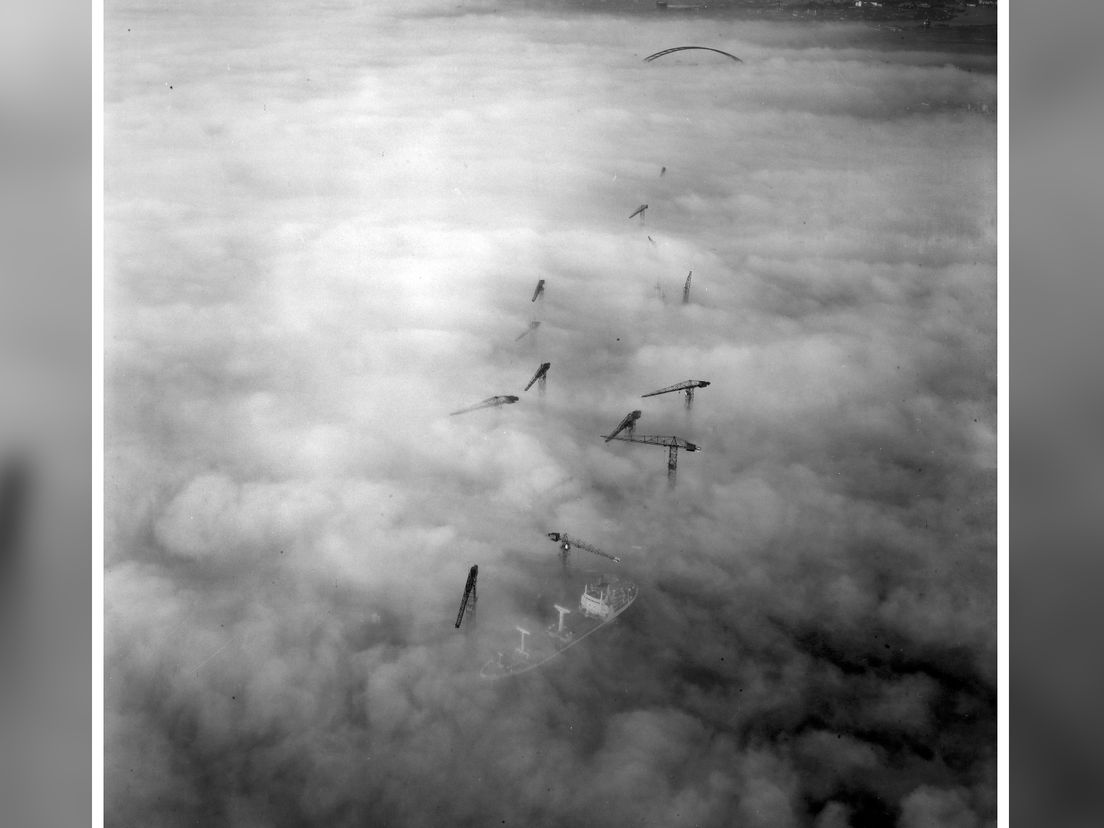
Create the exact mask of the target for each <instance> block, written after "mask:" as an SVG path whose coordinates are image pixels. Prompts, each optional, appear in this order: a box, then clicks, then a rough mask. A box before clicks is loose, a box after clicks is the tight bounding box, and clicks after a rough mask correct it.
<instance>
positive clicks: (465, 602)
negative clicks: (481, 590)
mask: <svg viewBox="0 0 1104 828" xmlns="http://www.w3.org/2000/svg"><path fill="white" fill-rule="evenodd" d="M478 576H479V566H478V565H476V566H473V567H472V568H471V570H469V572H468V582H467V583H466V584H465V585H464V597H463V598H461V599H460V612H458V613H456V627H457V629H459V628H460V622H461V621H463V620H464V611H465V610H467V611H468V612H469V613H471V614H472V616H474V615H475V602H476V599H477V595H476V590H475V580H476V578H477V577H478ZM469 599H470V602H469Z"/></svg>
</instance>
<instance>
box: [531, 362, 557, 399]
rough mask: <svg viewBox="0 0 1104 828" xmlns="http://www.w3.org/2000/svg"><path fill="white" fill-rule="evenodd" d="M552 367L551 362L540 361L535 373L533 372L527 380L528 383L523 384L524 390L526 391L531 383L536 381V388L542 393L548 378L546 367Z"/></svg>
mask: <svg viewBox="0 0 1104 828" xmlns="http://www.w3.org/2000/svg"><path fill="white" fill-rule="evenodd" d="M551 367H552V363H551V362H542V363H541V366H540V368H538V369H537V373H535V374H533V378H532V379H531V380H529V384H528V385H526V386H525V390H526V391H528V390H529V389H530V388H531V387H532V385H533V383H534V382H535V383H537V390H539V391H540V392H541V394H543V393H544V385H545V382H547V380H548V369H549V368H551Z"/></svg>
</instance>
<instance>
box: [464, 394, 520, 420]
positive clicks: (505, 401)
mask: <svg viewBox="0 0 1104 828" xmlns="http://www.w3.org/2000/svg"><path fill="white" fill-rule="evenodd" d="M517 401H518V398H517V397H516V396H514V395H513V394H500V395H498V396H496V397H487V399H485V400H483V402H479V403H476V404H475V405H469V406H468V407H467V408H461V409H460V410H459V411H450V412H449V416H450V417H455V416H456V415H457V414H467V413H468V412H469V411H478V410H479V409H481V408H497V407H498V406H500V405H513V404H514V403H516V402H517Z"/></svg>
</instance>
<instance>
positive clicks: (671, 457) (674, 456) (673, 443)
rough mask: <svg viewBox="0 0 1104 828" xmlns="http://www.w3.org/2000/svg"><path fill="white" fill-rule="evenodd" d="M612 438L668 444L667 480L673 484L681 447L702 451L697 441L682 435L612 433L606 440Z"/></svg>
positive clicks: (687, 449)
mask: <svg viewBox="0 0 1104 828" xmlns="http://www.w3.org/2000/svg"><path fill="white" fill-rule="evenodd" d="M610 440H624V441H625V442H626V443H644V444H646V445H649V446H666V448H667V482H668V483H670V484H671V485H672V486H673V485H675V475H676V470H677V468H678V452H679V449H683V450H684V451H701V449H699V448H698V446H697V444H696V443H691V442H690V441H689V440H683V439H682V438H681V437H662V436H658V435H652V434H640V435H636V434H629V435H628V436H627V437H625V436H619V435H617V434H611V435H609V436H608V437H606V442H607V443H608V442H609V441H610Z"/></svg>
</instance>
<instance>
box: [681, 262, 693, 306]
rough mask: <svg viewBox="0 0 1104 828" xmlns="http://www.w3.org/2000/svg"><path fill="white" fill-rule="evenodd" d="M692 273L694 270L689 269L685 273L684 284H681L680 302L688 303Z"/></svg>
mask: <svg viewBox="0 0 1104 828" xmlns="http://www.w3.org/2000/svg"><path fill="white" fill-rule="evenodd" d="M693 275H694V271H692V270H691V271H690V272H689V273H687V274H686V284H684V285H683V286H682V304H684V305H689V304H690V277H691V276H693Z"/></svg>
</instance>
